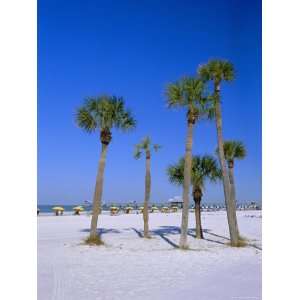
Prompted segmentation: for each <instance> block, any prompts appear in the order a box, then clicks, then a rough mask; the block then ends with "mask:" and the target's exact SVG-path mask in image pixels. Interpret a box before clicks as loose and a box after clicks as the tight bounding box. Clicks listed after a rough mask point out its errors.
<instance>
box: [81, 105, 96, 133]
mask: <svg viewBox="0 0 300 300" xmlns="http://www.w3.org/2000/svg"><path fill="white" fill-rule="evenodd" d="M76 123H77V125H78V126H79V127H80V128H83V129H84V130H85V131H87V132H89V133H91V132H93V131H95V130H96V128H97V122H96V120H95V119H94V118H93V115H92V114H91V113H90V112H89V111H88V110H87V109H86V108H85V107H81V108H79V109H78V110H77V112H76Z"/></svg>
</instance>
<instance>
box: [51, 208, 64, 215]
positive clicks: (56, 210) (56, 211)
mask: <svg viewBox="0 0 300 300" xmlns="http://www.w3.org/2000/svg"><path fill="white" fill-rule="evenodd" d="M52 210H54V212H55V214H56V215H57V216H58V213H59V212H60V214H62V213H63V211H64V210H65V209H64V208H63V207H61V206H54V207H52Z"/></svg>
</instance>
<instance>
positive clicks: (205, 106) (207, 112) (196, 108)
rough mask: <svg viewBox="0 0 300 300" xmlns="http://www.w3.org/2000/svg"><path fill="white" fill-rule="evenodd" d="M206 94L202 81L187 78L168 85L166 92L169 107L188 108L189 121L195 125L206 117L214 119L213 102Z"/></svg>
mask: <svg viewBox="0 0 300 300" xmlns="http://www.w3.org/2000/svg"><path fill="white" fill-rule="evenodd" d="M205 92H206V90H205V83H204V82H203V81H202V80H201V79H198V78H193V77H185V78H183V79H181V80H180V81H177V82H175V83H171V84H169V85H168V87H167V91H166V95H167V104H168V107H170V108H173V107H174V108H175V107H186V108H187V109H188V111H187V118H188V121H189V122H191V123H193V124H194V123H195V122H196V121H197V120H198V119H199V118H201V117H204V116H205V117H209V118H212V117H213V110H212V107H211V101H210V98H209V97H208V96H206V95H205Z"/></svg>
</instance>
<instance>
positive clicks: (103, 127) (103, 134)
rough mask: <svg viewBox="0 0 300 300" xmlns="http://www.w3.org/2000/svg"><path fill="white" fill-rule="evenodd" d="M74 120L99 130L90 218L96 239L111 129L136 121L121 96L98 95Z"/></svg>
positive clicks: (90, 129) (126, 127)
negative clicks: (96, 171)
mask: <svg viewBox="0 0 300 300" xmlns="http://www.w3.org/2000/svg"><path fill="white" fill-rule="evenodd" d="M76 122H77V125H78V126H79V127H81V128H82V129H84V130H85V131H87V132H88V133H92V132H95V131H98V130H99V132H100V141H101V145H102V149H101V154H100V160H99V165H98V173H97V179H96V186H95V192H94V198H93V213H92V220H91V230H90V239H91V240H93V239H97V238H98V235H97V222H98V216H99V213H100V210H101V200H102V191H103V179H104V177H103V175H104V168H105V162H106V154H107V148H108V145H109V143H110V142H111V139H112V129H113V128H116V129H120V130H122V131H128V130H130V129H133V128H134V127H135V126H136V121H135V119H134V118H133V116H132V114H131V112H130V111H129V110H127V109H126V108H125V104H124V101H123V99H122V98H118V97H115V96H100V97H96V98H89V99H87V100H86V101H85V103H84V105H83V106H82V107H80V108H79V109H78V110H77V113H76Z"/></svg>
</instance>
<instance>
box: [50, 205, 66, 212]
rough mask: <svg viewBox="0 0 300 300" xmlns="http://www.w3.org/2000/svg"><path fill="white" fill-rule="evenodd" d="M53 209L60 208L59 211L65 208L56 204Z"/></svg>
mask: <svg viewBox="0 0 300 300" xmlns="http://www.w3.org/2000/svg"><path fill="white" fill-rule="evenodd" d="M52 209H53V210H59V211H64V210H65V209H64V208H63V207H61V206H54V207H52Z"/></svg>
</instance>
